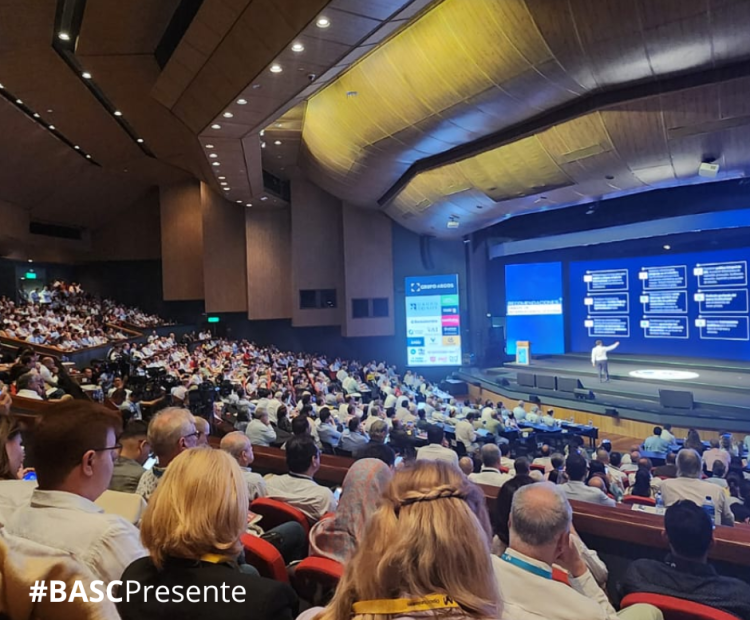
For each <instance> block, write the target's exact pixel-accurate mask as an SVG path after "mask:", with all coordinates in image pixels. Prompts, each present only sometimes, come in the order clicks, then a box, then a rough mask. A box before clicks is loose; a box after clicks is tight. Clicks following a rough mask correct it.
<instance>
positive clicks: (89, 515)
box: [3, 400, 146, 583]
mask: <svg viewBox="0 0 750 620" xmlns="http://www.w3.org/2000/svg"><path fill="white" fill-rule="evenodd" d="M119 432H120V417H119V416H118V415H117V414H116V413H113V412H112V411H109V410H108V409H105V408H104V407H101V406H99V405H95V404H94V403H90V402H86V401H78V400H77V401H69V402H66V403H61V404H58V405H53V406H51V407H50V408H49V409H48V410H47V411H46V412H45V414H44V415H43V416H41V417H40V418H39V420H38V421H37V423H36V426H35V428H34V455H35V466H36V474H37V479H38V488H37V489H36V490H35V491H34V492H33V494H32V496H31V503H30V504H29V505H26V506H23V507H21V508H19V509H18V510H16V511H15V512H14V513H13V514H12V515H11V516H10V517H9V519H8V520H7V523H6V524H5V528H4V529H3V534H4V537H5V542H6V543H7V545H8V546H9V547H10V548H11V549H13V550H15V551H17V552H19V553H22V554H24V555H30V556H36V557H47V558H58V557H60V556H71V555H72V556H75V557H76V559H77V560H78V561H79V562H80V563H81V564H82V565H83V566H85V567H86V569H88V571H89V572H90V576H91V577H94V578H96V579H101V580H103V581H104V582H105V583H108V582H110V581H112V580H114V579H119V578H120V576H121V575H122V571H123V570H124V569H125V567H126V566H127V565H128V564H130V563H131V562H132V561H133V560H135V559H136V558H139V557H142V556H143V555H145V553H146V552H145V550H144V549H143V547H142V545H141V542H140V540H139V536H138V530H137V529H136V528H135V527H134V526H133V525H132V524H130V523H128V522H127V521H126V520H125V519H123V518H122V517H119V516H117V515H114V514H105V513H104V512H103V510H102V509H101V508H99V507H98V506H97V505H96V504H94V501H95V500H96V499H97V498H98V497H99V496H100V495H101V494H102V493H104V491H105V490H106V489H107V486H108V485H109V481H110V478H111V477H112V469H113V467H114V459H115V457H116V455H117V450H118V449H119V447H120V446H119V445H118V444H117V443H116V437H117V434H118V433H119Z"/></svg>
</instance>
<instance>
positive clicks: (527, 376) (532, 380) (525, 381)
mask: <svg viewBox="0 0 750 620" xmlns="http://www.w3.org/2000/svg"><path fill="white" fill-rule="evenodd" d="M516 383H518V385H522V386H524V387H536V375H533V374H531V373H530V372H519V373H516Z"/></svg>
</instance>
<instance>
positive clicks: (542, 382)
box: [536, 375, 557, 390]
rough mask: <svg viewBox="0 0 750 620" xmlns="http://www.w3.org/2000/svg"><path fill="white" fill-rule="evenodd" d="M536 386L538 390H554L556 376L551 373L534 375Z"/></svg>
mask: <svg viewBox="0 0 750 620" xmlns="http://www.w3.org/2000/svg"><path fill="white" fill-rule="evenodd" d="M536 386H537V387H538V388H539V389H540V390H556V389H557V377H553V376H551V375H536Z"/></svg>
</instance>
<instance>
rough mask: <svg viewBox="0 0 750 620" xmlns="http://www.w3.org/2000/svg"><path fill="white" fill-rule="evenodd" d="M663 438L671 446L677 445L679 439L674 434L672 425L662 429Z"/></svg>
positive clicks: (666, 425)
mask: <svg viewBox="0 0 750 620" xmlns="http://www.w3.org/2000/svg"><path fill="white" fill-rule="evenodd" d="M661 438H662V439H664V440H665V441H668V442H669V443H670V444H673V443H677V438H676V437H675V436H674V435H673V434H672V425H671V424H665V425H664V427H663V428H662V429H661Z"/></svg>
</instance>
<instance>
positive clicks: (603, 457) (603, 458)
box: [596, 448, 609, 465]
mask: <svg viewBox="0 0 750 620" xmlns="http://www.w3.org/2000/svg"><path fill="white" fill-rule="evenodd" d="M596 460H597V461H599V462H600V463H603V464H604V465H606V464H607V463H609V452H607V451H606V450H605V449H604V448H600V449H599V450H597V451H596Z"/></svg>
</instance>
